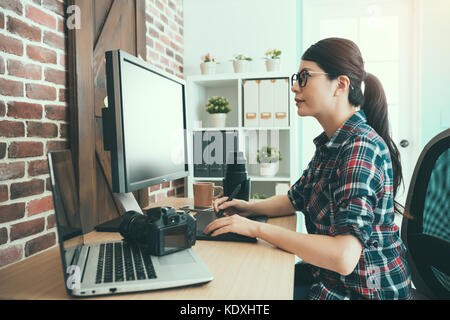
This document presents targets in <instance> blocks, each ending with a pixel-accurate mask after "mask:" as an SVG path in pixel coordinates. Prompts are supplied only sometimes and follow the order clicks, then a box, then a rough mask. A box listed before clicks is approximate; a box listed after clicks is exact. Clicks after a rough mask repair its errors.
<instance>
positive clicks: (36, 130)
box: [27, 121, 58, 138]
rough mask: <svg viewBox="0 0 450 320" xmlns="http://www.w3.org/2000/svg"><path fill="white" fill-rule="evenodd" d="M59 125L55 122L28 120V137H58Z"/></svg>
mask: <svg viewBox="0 0 450 320" xmlns="http://www.w3.org/2000/svg"><path fill="white" fill-rule="evenodd" d="M57 136H58V126H57V125H56V124H54V123H49V122H47V123H45V122H36V121H27V137H41V138H56V137H57Z"/></svg>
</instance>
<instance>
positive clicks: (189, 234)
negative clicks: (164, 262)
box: [119, 207, 197, 256]
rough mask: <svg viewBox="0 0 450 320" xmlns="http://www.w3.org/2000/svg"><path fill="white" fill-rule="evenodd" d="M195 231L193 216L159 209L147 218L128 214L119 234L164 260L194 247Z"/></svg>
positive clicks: (133, 212) (131, 212)
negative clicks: (164, 256)
mask: <svg viewBox="0 0 450 320" xmlns="http://www.w3.org/2000/svg"><path fill="white" fill-rule="evenodd" d="M196 229H197V224H196V221H195V219H194V218H193V217H192V216H191V215H190V214H188V213H185V212H184V211H175V210H174V208H172V207H156V208H151V209H149V210H147V211H146V212H145V214H144V215H142V214H140V213H137V212H135V211H128V212H126V213H125V214H124V215H123V220H122V223H121V224H120V228H119V231H120V234H121V235H122V236H123V237H124V238H125V240H126V241H128V242H131V243H134V244H137V245H138V246H139V247H140V248H141V249H142V250H145V251H146V252H148V253H149V254H151V255H155V256H163V255H166V254H169V253H173V252H177V251H180V250H183V249H187V248H190V247H192V246H193V245H194V244H195V239H196V231H197V230H196Z"/></svg>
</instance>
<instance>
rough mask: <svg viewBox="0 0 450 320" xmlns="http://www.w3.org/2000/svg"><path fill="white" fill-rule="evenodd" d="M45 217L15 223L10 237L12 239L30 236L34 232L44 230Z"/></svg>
mask: <svg viewBox="0 0 450 320" xmlns="http://www.w3.org/2000/svg"><path fill="white" fill-rule="evenodd" d="M44 227H45V219H44V218H39V219H34V220H28V221H25V222H20V223H16V224H13V225H12V226H11V233H10V235H9V238H10V240H11V241H14V240H17V239H22V238H26V237H29V236H31V235H33V234H36V233H39V232H42V231H44Z"/></svg>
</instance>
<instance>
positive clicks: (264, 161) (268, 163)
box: [256, 146, 282, 177]
mask: <svg viewBox="0 0 450 320" xmlns="http://www.w3.org/2000/svg"><path fill="white" fill-rule="evenodd" d="M281 160H282V158H281V154H280V152H279V151H278V150H277V149H276V148H275V147H272V146H264V147H262V148H261V149H259V150H258V152H257V154H256V161H257V162H258V163H259V169H260V174H261V175H262V176H265V177H273V176H274V175H275V174H277V172H278V169H279V163H280V161H281Z"/></svg>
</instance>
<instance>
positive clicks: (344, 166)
mask: <svg viewBox="0 0 450 320" xmlns="http://www.w3.org/2000/svg"><path fill="white" fill-rule="evenodd" d="M314 144H315V145H316V152H315V154H314V157H313V159H312V161H311V162H310V163H309V165H308V168H307V169H306V170H305V171H304V172H303V175H302V177H301V178H300V179H299V180H298V181H297V182H296V183H295V184H294V185H293V186H292V187H291V189H290V190H289V191H288V197H289V199H290V200H291V202H292V204H293V206H294V207H295V209H296V210H298V211H302V212H303V213H304V215H305V221H306V228H307V230H308V233H310V234H322V235H329V236H336V235H343V234H352V235H354V236H355V237H356V238H358V239H359V241H361V243H362V244H363V251H362V253H361V257H360V259H359V262H358V265H357V266H356V268H355V270H353V272H352V273H351V274H350V275H348V276H342V275H340V274H338V273H336V272H334V271H331V270H327V269H323V268H319V267H316V266H313V265H310V267H311V271H312V274H313V276H314V278H315V284H314V285H313V286H312V288H311V292H310V299H411V298H412V289H411V278H410V271H409V268H408V265H407V262H406V259H405V253H406V248H405V246H404V244H403V242H402V240H401V239H400V236H399V229H398V227H397V226H396V225H395V224H394V196H393V175H392V165H391V160H390V155H389V149H388V148H387V146H386V144H385V142H384V141H383V139H382V138H381V137H380V136H379V135H378V134H377V133H376V132H375V130H374V129H373V128H371V127H370V126H369V125H368V124H367V121H366V116H365V114H364V112H363V111H358V112H356V113H355V114H354V115H352V116H351V117H350V118H349V119H348V120H347V121H346V122H345V123H344V124H343V125H342V126H341V127H340V128H339V129H338V130H337V131H336V132H335V133H334V135H333V136H332V137H331V139H328V137H327V136H326V134H325V132H323V133H322V134H321V135H319V136H318V137H316V138H315V139H314Z"/></svg>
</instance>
